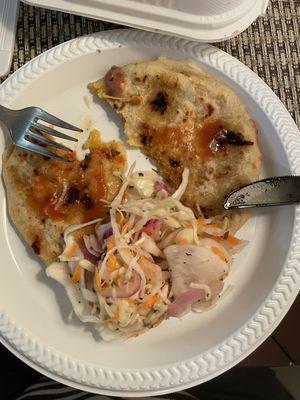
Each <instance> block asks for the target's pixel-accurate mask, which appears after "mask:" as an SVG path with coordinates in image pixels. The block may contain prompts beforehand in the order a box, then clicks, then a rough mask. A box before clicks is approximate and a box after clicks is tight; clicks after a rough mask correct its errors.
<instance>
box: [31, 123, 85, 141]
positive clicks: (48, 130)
mask: <svg viewBox="0 0 300 400" xmlns="http://www.w3.org/2000/svg"><path fill="white" fill-rule="evenodd" d="M32 128H35V129H37V130H39V131H41V132H44V133H48V134H49V135H52V136H56V137H59V138H61V139H66V140H71V141H72V142H78V139H76V138H74V137H72V136H69V135H66V134H65V133H62V132H58V131H56V130H55V129H52V128H49V126H45V125H43V124H39V123H38V122H32V124H31V125H30V129H32Z"/></svg>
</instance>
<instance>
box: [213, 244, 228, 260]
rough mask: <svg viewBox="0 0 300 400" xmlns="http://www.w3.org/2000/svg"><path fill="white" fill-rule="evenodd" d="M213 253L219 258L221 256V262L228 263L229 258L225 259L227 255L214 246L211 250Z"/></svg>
mask: <svg viewBox="0 0 300 400" xmlns="http://www.w3.org/2000/svg"><path fill="white" fill-rule="evenodd" d="M211 251H213V252H214V253H215V254H216V255H217V256H219V257H220V258H221V260H223V261H227V258H226V257H225V254H224V253H223V251H222V250H220V249H219V248H218V247H215V246H213V247H212V248H211Z"/></svg>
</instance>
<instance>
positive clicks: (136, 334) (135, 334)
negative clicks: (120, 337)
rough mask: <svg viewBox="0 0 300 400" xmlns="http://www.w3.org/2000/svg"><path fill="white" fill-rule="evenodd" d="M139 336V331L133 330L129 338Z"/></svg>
mask: <svg viewBox="0 0 300 400" xmlns="http://www.w3.org/2000/svg"><path fill="white" fill-rule="evenodd" d="M138 336H139V333H137V332H132V333H131V334H130V335H129V336H128V338H133V337H138Z"/></svg>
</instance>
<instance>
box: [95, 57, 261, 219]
mask: <svg viewBox="0 0 300 400" xmlns="http://www.w3.org/2000/svg"><path fill="white" fill-rule="evenodd" d="M89 87H90V89H91V90H92V91H93V92H95V93H97V94H98V96H99V97H101V98H103V99H104V100H106V101H107V102H108V103H109V104H110V105H111V106H112V107H113V108H114V109H115V110H116V111H117V113H119V115H120V116H121V119H122V121H123V123H124V131H125V135H126V136H127V138H128V142H129V143H130V144H131V145H133V146H137V147H139V148H140V149H141V151H142V152H143V153H144V154H145V155H146V156H148V157H149V158H150V159H151V160H153V162H154V163H155V164H156V165H157V167H158V169H159V173H160V174H161V175H162V177H163V178H164V179H165V181H166V183H168V184H169V185H170V186H171V187H173V188H174V189H175V188H177V187H178V186H179V184H180V182H181V176H182V172H183V170H184V168H189V171H190V178H189V184H188V187H187V190H186V192H185V194H184V196H183V198H182V201H183V203H184V204H185V205H187V206H189V207H191V208H193V209H195V210H196V209H197V208H198V207H200V208H201V210H202V212H204V213H205V214H206V215H217V214H220V213H222V212H223V208H222V206H223V200H224V196H226V195H227V194H228V193H229V192H231V191H232V190H234V189H236V188H238V187H240V186H243V185H245V184H248V183H250V182H253V181H255V180H257V179H258V178H259V173H260V169H261V153H260V150H259V148H258V144H257V133H258V132H257V128H256V125H255V122H254V121H253V120H252V118H251V116H250V115H249V113H248V111H247V109H246V107H245V106H244V104H243V102H242V100H241V99H240V98H239V96H238V95H237V94H236V93H235V92H234V91H233V90H232V89H231V88H229V87H228V86H227V85H226V84H225V83H224V82H222V81H220V80H218V79H216V78H215V77H214V76H212V75H210V74H208V73H207V72H206V71H204V70H203V69H202V68H200V67H199V65H198V64H197V63H196V62H194V61H191V60H189V61H175V60H171V59H167V58H164V57H160V58H158V59H157V60H155V61H145V62H136V63H131V64H128V65H125V66H122V67H117V66H113V67H112V68H111V69H110V70H109V71H108V72H107V73H106V75H105V77H103V78H101V79H99V80H98V81H96V82H93V83H91V84H90V85H89Z"/></svg>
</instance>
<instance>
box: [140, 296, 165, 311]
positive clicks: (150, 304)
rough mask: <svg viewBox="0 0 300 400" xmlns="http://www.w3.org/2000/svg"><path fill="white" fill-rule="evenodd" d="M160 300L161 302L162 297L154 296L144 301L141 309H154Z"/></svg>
mask: <svg viewBox="0 0 300 400" xmlns="http://www.w3.org/2000/svg"><path fill="white" fill-rule="evenodd" d="M159 300H160V296H159V295H158V294H156V295H154V296H151V297H149V299H148V300H146V301H144V302H143V303H142V304H141V307H142V308H151V307H153V306H154V304H155V303H157V302H158V301H159Z"/></svg>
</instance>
